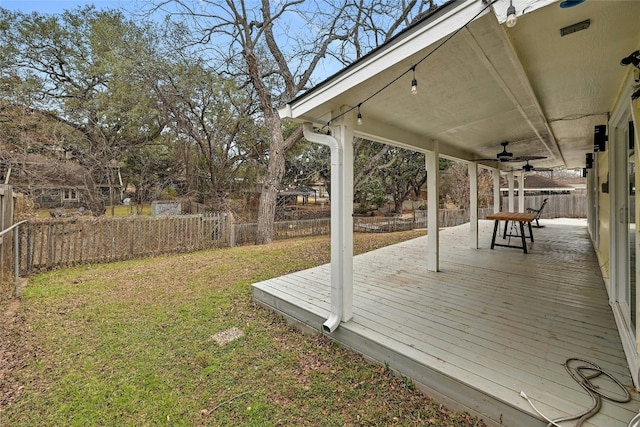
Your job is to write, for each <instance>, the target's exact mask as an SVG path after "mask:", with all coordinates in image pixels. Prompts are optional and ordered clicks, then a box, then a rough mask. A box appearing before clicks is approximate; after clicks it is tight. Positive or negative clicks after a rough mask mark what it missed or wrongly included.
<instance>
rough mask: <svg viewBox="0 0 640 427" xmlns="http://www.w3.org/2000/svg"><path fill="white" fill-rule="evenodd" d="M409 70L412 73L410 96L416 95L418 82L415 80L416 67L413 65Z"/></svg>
mask: <svg viewBox="0 0 640 427" xmlns="http://www.w3.org/2000/svg"><path fill="white" fill-rule="evenodd" d="M411 70H412V71H413V80H411V95H416V94H417V93H418V81H417V80H416V66H415V65H414V66H413V67H412V68H411Z"/></svg>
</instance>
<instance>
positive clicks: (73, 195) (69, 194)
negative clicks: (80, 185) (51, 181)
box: [62, 190, 79, 201]
mask: <svg viewBox="0 0 640 427" xmlns="http://www.w3.org/2000/svg"><path fill="white" fill-rule="evenodd" d="M78 199H79V197H78V191H77V190H63V191H62V200H63V201H77V200H78Z"/></svg>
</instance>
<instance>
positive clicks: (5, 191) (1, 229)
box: [0, 184, 15, 299]
mask: <svg viewBox="0 0 640 427" xmlns="http://www.w3.org/2000/svg"><path fill="white" fill-rule="evenodd" d="M14 207H15V198H14V193H13V188H12V187H11V186H10V185H4V184H2V185H0V299H3V298H4V297H8V296H9V295H11V294H12V291H11V289H12V288H13V286H12V285H11V279H15V278H14V273H13V271H14V269H15V265H14V259H15V258H14V251H15V249H14V248H15V245H14V234H15V231H14V230H11V227H12V225H13V210H14Z"/></svg>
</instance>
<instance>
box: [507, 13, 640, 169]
mask: <svg viewBox="0 0 640 427" xmlns="http://www.w3.org/2000/svg"><path fill="white" fill-rule="evenodd" d="M559 4H560V2H556V3H554V4H551V5H549V6H546V7H543V8H538V9H536V10H535V11H533V12H531V13H526V14H525V15H524V16H522V17H520V18H519V19H518V23H517V25H516V26H515V27H513V28H511V29H510V30H509V36H510V38H511V40H512V42H513V45H514V48H515V50H516V52H517V54H518V58H519V59H520V61H521V63H522V66H523V68H524V70H525V72H526V74H527V76H528V77H529V80H530V82H531V86H532V88H533V90H534V92H535V94H536V96H537V98H538V100H539V102H540V105H541V107H542V110H543V112H544V114H545V116H546V117H547V121H548V122H549V126H550V128H551V130H552V132H553V134H554V135H555V138H556V141H557V142H558V145H559V148H560V150H561V152H562V155H563V157H564V159H565V161H566V164H567V166H568V167H583V166H584V159H585V153H586V152H590V151H592V150H593V128H594V125H596V124H606V123H607V113H611V112H612V110H613V108H614V105H615V104H616V103H617V102H618V101H619V98H620V96H622V95H621V94H622V93H623V92H625V89H626V86H627V85H629V83H630V82H629V81H628V80H627V78H626V76H627V75H628V73H629V71H630V70H629V69H630V67H622V66H621V65H620V60H621V59H622V58H623V57H626V56H627V55H629V53H631V52H632V51H634V50H637V49H640V1H628V0H607V1H602V0H586V1H585V2H584V3H582V4H580V5H578V6H575V7H572V8H568V9H562V8H560V6H559ZM585 20H589V21H590V23H589V28H587V29H586V30H583V31H578V32H575V33H572V34H568V35H565V36H561V34H560V29H561V28H563V27H567V26H570V25H572V24H576V23H579V22H583V21H585Z"/></svg>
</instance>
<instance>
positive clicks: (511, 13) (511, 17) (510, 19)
mask: <svg viewBox="0 0 640 427" xmlns="http://www.w3.org/2000/svg"><path fill="white" fill-rule="evenodd" d="M517 21H518V18H517V17H516V8H515V7H513V0H509V7H508V8H507V27H509V28H513V27H514V26H515V25H516V22H517Z"/></svg>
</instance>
